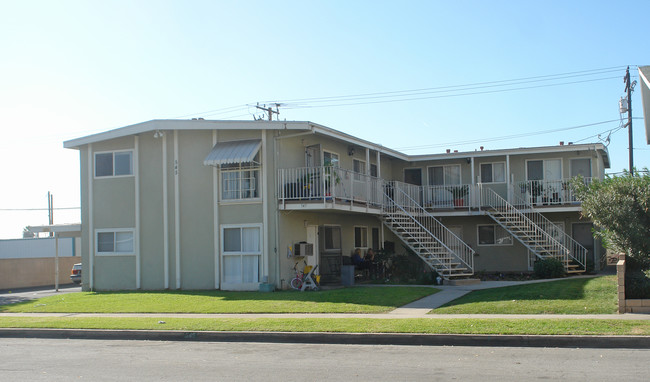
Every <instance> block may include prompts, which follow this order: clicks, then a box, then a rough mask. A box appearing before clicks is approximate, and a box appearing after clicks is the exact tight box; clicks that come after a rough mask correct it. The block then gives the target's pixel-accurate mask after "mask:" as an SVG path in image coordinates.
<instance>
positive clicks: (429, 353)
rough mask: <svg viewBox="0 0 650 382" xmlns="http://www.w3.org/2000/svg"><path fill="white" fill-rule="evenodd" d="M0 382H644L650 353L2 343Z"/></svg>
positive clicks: (236, 344)
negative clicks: (175, 381)
mask: <svg viewBox="0 0 650 382" xmlns="http://www.w3.org/2000/svg"><path fill="white" fill-rule="evenodd" d="M0 357H1V358H2V360H3V362H1V363H0V381H16V380H47V381H71V380H92V381H108V380H111V381H112V380H121V381H159V380H192V381H216V380H218V381H254V380H264V381H266V382H272V381H283V382H286V381H342V380H343V381H434V380H435V381H448V380H462V381H497V380H498V381H522V380H526V381H528V380H549V379H550V380H572V381H608V382H611V381H612V380H619V381H646V380H647V373H648V363H647V361H648V359H650V350H629V349H579V348H564V349H558V348H521V347H474V346H462V347H454V346H395V345H324V344H318V345H316V344H293V343H292V344H287V343H277V344H276V343H240V342H220V343H215V342H176V341H171V342H170V341H117V340H108V341H100V340H61V339H23V338H10V339H6V338H5V339H2V341H0Z"/></svg>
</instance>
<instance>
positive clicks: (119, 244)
mask: <svg viewBox="0 0 650 382" xmlns="http://www.w3.org/2000/svg"><path fill="white" fill-rule="evenodd" d="M96 232H97V237H96V240H95V243H96V244H95V245H96V249H97V251H96V252H97V254H98V255H133V254H134V253H135V252H134V245H133V230H132V229H126V230H109V229H101V230H97V231H96Z"/></svg>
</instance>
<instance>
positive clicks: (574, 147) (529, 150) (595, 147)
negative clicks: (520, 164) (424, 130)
mask: <svg viewBox="0 0 650 382" xmlns="http://www.w3.org/2000/svg"><path fill="white" fill-rule="evenodd" d="M583 150H592V151H600V152H601V155H602V156H603V160H604V162H605V166H606V167H607V168H609V153H608V151H607V148H606V147H605V145H603V144H602V143H585V144H571V145H563V146H542V147H520V148H516V149H500V150H483V151H464V152H457V153H455V152H454V153H442V154H433V155H428V154H425V155H412V156H410V157H409V161H411V162H422V161H431V160H445V159H465V158H485V157H496V156H506V155H526V154H548V153H562V152H570V151H583Z"/></svg>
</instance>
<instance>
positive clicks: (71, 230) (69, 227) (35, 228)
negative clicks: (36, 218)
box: [27, 223, 81, 237]
mask: <svg viewBox="0 0 650 382" xmlns="http://www.w3.org/2000/svg"><path fill="white" fill-rule="evenodd" d="M27 230H28V231H29V232H32V233H40V232H46V233H47V232H54V233H56V234H57V235H59V234H65V233H68V234H72V235H73V237H74V236H77V237H79V236H81V223H75V224H52V225H30V226H27ZM59 236H63V235H59Z"/></svg>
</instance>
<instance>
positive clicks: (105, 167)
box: [95, 151, 133, 177]
mask: <svg viewBox="0 0 650 382" xmlns="http://www.w3.org/2000/svg"><path fill="white" fill-rule="evenodd" d="M125 175H133V151H115V152H109V153H96V154H95V177H103V176H125Z"/></svg>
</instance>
